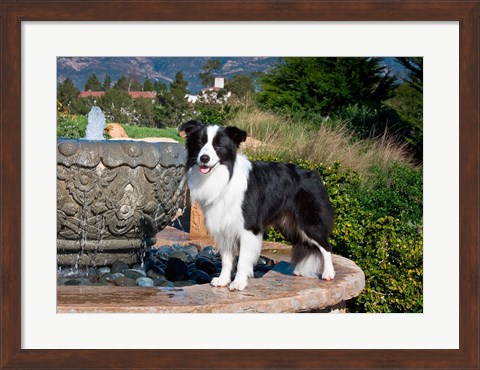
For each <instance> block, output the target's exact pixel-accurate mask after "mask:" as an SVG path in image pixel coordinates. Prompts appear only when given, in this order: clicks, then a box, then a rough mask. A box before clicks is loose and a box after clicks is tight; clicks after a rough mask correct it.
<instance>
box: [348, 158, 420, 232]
mask: <svg viewBox="0 0 480 370" xmlns="http://www.w3.org/2000/svg"><path fill="white" fill-rule="evenodd" d="M371 172H372V173H371V175H370V176H369V177H368V178H367V179H366V180H365V183H364V184H363V186H359V187H357V188H356V191H355V193H356V194H355V196H356V197H357V198H358V200H359V202H360V205H361V206H362V208H364V209H366V210H368V211H370V212H372V213H373V214H374V216H375V217H385V216H393V217H395V218H398V219H399V220H401V221H402V222H404V223H412V224H415V225H417V224H421V223H422V217H423V212H422V211H423V176H422V171H421V170H419V169H418V168H415V167H411V166H405V165H402V164H400V163H393V164H392V165H391V166H390V167H389V168H387V169H383V168H379V167H374V168H372V169H371Z"/></svg>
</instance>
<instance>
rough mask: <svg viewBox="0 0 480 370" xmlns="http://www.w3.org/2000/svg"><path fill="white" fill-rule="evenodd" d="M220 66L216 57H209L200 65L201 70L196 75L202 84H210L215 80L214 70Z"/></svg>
mask: <svg viewBox="0 0 480 370" xmlns="http://www.w3.org/2000/svg"><path fill="white" fill-rule="evenodd" d="M220 67H221V62H220V60H218V59H213V58H210V59H209V60H208V61H207V63H205V65H204V66H203V67H202V72H200V74H199V75H198V76H199V77H200V81H201V83H202V86H212V85H213V84H214V82H215V77H214V76H213V72H214V71H218V70H219V69H220Z"/></svg>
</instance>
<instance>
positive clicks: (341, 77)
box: [257, 57, 395, 116]
mask: <svg viewBox="0 0 480 370" xmlns="http://www.w3.org/2000/svg"><path fill="white" fill-rule="evenodd" d="M380 62H381V59H380V58H363V57H362V58H324V57H313V58H301V57H293V58H282V59H281V60H280V62H279V63H278V64H277V65H276V66H275V67H274V68H273V69H272V70H271V71H270V72H267V73H266V74H265V75H264V76H263V78H262V79H261V84H262V89H263V91H261V92H260V93H258V94H257V98H258V102H259V103H260V104H261V105H262V106H264V107H266V108H270V109H279V110H288V111H290V112H292V111H293V112H294V111H303V112H305V111H310V112H315V113H320V114H321V115H323V116H328V115H330V114H332V113H333V112H335V111H336V110H338V109H340V108H342V107H346V106H348V105H353V104H358V105H366V106H370V107H374V108H375V107H379V106H381V103H382V101H384V100H385V99H387V98H389V97H390V95H391V92H392V90H393V86H394V83H395V77H393V76H390V74H389V73H388V72H386V71H385V70H384V68H383V66H382V65H381V63H380Z"/></svg>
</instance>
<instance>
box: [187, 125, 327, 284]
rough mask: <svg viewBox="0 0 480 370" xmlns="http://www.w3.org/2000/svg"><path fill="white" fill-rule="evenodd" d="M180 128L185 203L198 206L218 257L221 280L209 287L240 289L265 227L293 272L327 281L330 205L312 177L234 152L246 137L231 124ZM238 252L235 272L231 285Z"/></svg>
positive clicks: (250, 271)
mask: <svg viewBox="0 0 480 370" xmlns="http://www.w3.org/2000/svg"><path fill="white" fill-rule="evenodd" d="M179 130H180V131H184V132H185V134H186V148H187V165H186V167H187V168H186V169H187V181H188V186H189V188H190V195H191V198H192V200H193V201H196V202H198V203H199V204H200V206H201V208H202V210H203V213H204V216H205V224H206V227H207V229H208V230H209V232H210V233H211V234H212V236H213V238H214V239H215V242H216V243H217V244H218V246H219V249H220V255H221V258H222V270H221V273H220V276H219V277H217V278H214V279H213V280H212V282H211V285H213V286H216V287H223V286H227V285H229V284H230V285H229V289H230V290H243V289H245V288H246V286H247V284H248V278H249V277H252V276H253V267H254V265H255V264H256V262H257V260H258V258H259V256H260V251H261V249H262V238H263V233H264V232H265V230H266V229H267V228H268V227H269V226H271V225H274V226H276V227H277V228H278V229H279V230H281V232H282V233H283V234H284V235H285V237H286V238H288V239H289V240H290V241H291V243H292V245H293V249H292V264H293V265H294V266H295V269H294V272H293V273H294V274H295V275H301V276H318V274H320V273H321V274H322V279H324V280H332V279H333V278H334V276H335V271H334V268H333V264H332V255H331V246H330V244H329V243H328V241H327V238H328V236H329V235H330V233H331V231H332V228H333V208H332V205H331V203H330V200H329V198H328V195H327V191H326V189H325V186H324V185H323V182H322V180H321V178H320V176H319V174H318V172H315V171H307V170H304V169H301V168H299V167H297V166H295V165H293V164H286V163H277V162H250V161H249V160H248V159H247V158H246V157H245V156H244V155H242V154H240V153H237V148H238V147H239V146H240V143H242V142H243V141H245V140H246V138H247V133H246V132H245V131H242V130H240V129H239V128H236V127H220V126H213V125H205V124H203V123H201V122H198V121H189V122H186V123H184V124H182V125H181V126H180V127H179ZM237 253H238V254H239V258H238V265H237V273H236V276H235V280H234V281H233V282H231V278H230V276H231V272H232V264H233V260H234V256H235V255H236V254H237ZM230 282H231V283H230Z"/></svg>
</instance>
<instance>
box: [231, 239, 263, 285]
mask: <svg viewBox="0 0 480 370" xmlns="http://www.w3.org/2000/svg"><path fill="white" fill-rule="evenodd" d="M262 237H263V235H262V233H259V234H258V235H255V234H254V233H253V232H251V231H248V230H244V231H242V233H241V235H240V254H239V256H238V265H237V275H236V276H235V280H233V282H232V283H231V284H230V286H229V289H230V290H243V289H245V288H246V287H247V285H248V278H250V277H252V276H253V267H254V265H255V263H256V262H257V261H258V257H260V252H261V250H262Z"/></svg>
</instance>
